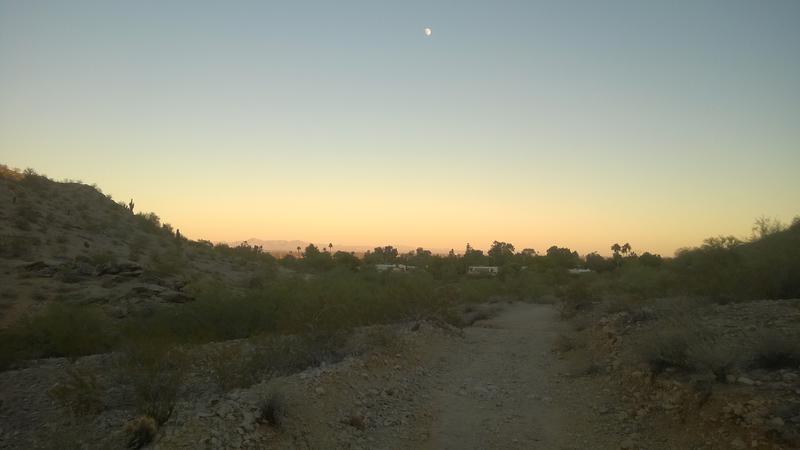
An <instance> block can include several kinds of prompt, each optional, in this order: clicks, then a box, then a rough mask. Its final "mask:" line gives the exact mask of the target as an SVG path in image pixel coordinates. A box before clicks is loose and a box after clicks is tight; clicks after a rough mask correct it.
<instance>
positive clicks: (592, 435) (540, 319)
mask: <svg viewBox="0 0 800 450" xmlns="http://www.w3.org/2000/svg"><path fill="white" fill-rule="evenodd" d="M565 326H567V324H565V323H564V322H561V321H560V320H559V319H558V315H557V312H556V310H555V308H554V307H552V306H550V305H536V304H527V303H513V304H509V305H506V306H505V308H504V309H502V310H501V311H500V312H499V313H498V314H497V315H496V316H495V317H494V318H491V319H488V320H483V321H479V322H476V323H475V324H474V325H473V326H471V327H467V328H465V329H463V332H462V333H455V332H451V333H447V332H441V331H440V330H424V329H423V330H420V331H419V334H418V335H414V334H411V335H409V336H408V337H407V339H405V340H404V341H403V344H402V346H403V348H402V349H399V350H398V351H397V352H396V353H395V352H394V350H391V351H389V352H388V354H386V353H384V354H381V353H377V354H373V355H372V356H371V357H370V358H367V359H366V360H363V361H358V362H353V363H352V364H349V365H346V366H343V367H336V368H331V370H329V371H324V372H322V373H312V374H301V375H300V376H299V377H291V378H290V379H287V380H284V382H283V383H282V384H281V389H283V390H284V391H285V392H287V393H288V394H289V398H292V399H295V401H294V402H291V403H292V404H291V406H290V408H289V409H288V410H289V412H290V413H289V414H290V417H289V418H288V420H287V423H288V425H287V426H286V429H285V430H284V431H283V432H282V433H280V434H278V435H276V437H275V440H274V441H273V442H272V443H273V444H276V445H277V446H279V447H285V448H428V449H472V448H474V449H485V448H493V449H535V448H541V449H571V448H575V449H578V448H587V447H586V446H587V445H591V446H592V447H593V448H619V442H620V441H621V440H623V438H622V437H620V434H618V433H617V432H616V431H615V430H614V428H615V427H614V426H613V424H610V426H609V424H606V425H603V424H602V423H600V422H599V421H598V420H597V418H598V417H599V413H598V412H597V410H596V409H595V408H592V407H591V405H593V404H594V403H595V402H596V401H597V397H598V396H597V395H596V394H594V393H593V394H592V395H589V396H587V395H586V394H584V393H583V392H584V391H583V390H582V389H581V387H580V386H579V385H578V384H577V383H575V381H577V377H574V376H572V375H570V374H569V373H567V372H564V370H567V369H568V368H569V367H570V363H569V361H566V360H562V359H560V358H559V357H558V356H557V355H556V354H555V353H554V352H553V351H552V347H553V342H554V340H555V339H556V336H557V335H558V334H559V333H560V331H561V329H562V328H563V327H565ZM573 384H574V385H575V386H573ZM587 389H590V390H591V389H594V386H588V387H587ZM354 417H355V418H357V420H355V422H356V424H357V425H359V426H360V427H359V426H353V425H352V422H354V420H353V419H352V418H354ZM609 419H610V420H609V421H613V419H611V418H609ZM362 423H363V426H361V425H362ZM359 428H363V429H359Z"/></svg>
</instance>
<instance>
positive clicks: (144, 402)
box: [119, 338, 187, 425]
mask: <svg viewBox="0 0 800 450" xmlns="http://www.w3.org/2000/svg"><path fill="white" fill-rule="evenodd" d="M119 368H120V371H121V374H122V377H123V380H124V381H126V382H127V383H128V384H130V386H131V387H132V389H133V402H134V404H135V405H136V409H137V411H138V412H139V413H141V414H143V415H145V416H148V417H152V418H153V419H154V420H155V422H156V424H157V425H162V424H164V423H165V422H166V421H167V420H168V419H169V417H170V416H171V415H172V411H173V410H174V408H175V400H176V399H177V397H178V393H179V390H180V388H181V385H182V383H183V379H184V376H185V374H186V370H187V359H186V355H185V354H184V353H183V352H182V351H181V350H179V349H178V348H177V347H175V346H174V345H173V344H172V343H171V342H167V341H163V340H159V339H148V338H140V339H137V340H132V341H129V342H127V344H126V346H125V349H124V353H123V355H122V357H121V360H120V366H119Z"/></svg>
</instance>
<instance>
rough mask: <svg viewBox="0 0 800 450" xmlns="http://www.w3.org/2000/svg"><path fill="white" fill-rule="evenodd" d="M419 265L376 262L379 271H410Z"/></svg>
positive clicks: (376, 268)
mask: <svg viewBox="0 0 800 450" xmlns="http://www.w3.org/2000/svg"><path fill="white" fill-rule="evenodd" d="M416 268H417V266H409V265H406V264H375V270H377V271H378V272H386V271H387V270H388V271H390V272H408V271H410V270H414V269H416Z"/></svg>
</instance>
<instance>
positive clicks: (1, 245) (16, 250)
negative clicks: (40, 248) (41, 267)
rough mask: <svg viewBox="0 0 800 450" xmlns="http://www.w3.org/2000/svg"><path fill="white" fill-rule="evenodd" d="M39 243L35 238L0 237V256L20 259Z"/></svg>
mask: <svg viewBox="0 0 800 450" xmlns="http://www.w3.org/2000/svg"><path fill="white" fill-rule="evenodd" d="M40 243H41V242H40V240H39V238H37V237H32V236H31V237H29V236H14V235H4V236H0V256H7V257H11V258H21V257H25V256H28V255H29V254H31V253H32V252H33V249H34V247H35V246H37V245H39V244H40Z"/></svg>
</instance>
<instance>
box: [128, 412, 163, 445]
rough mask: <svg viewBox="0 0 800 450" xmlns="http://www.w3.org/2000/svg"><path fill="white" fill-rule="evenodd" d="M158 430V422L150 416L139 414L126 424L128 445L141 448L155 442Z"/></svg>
mask: <svg viewBox="0 0 800 450" xmlns="http://www.w3.org/2000/svg"><path fill="white" fill-rule="evenodd" d="M157 432H158V423H156V420H155V419H153V418H152V417H150V416H147V415H144V416H139V417H137V418H135V419H133V420H131V421H130V422H128V423H127V424H125V434H127V435H128V442H127V447H128V448H130V449H139V448H142V447H144V446H146V445H147V444H149V443H151V442H153V439H155V437H156V433H157Z"/></svg>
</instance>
